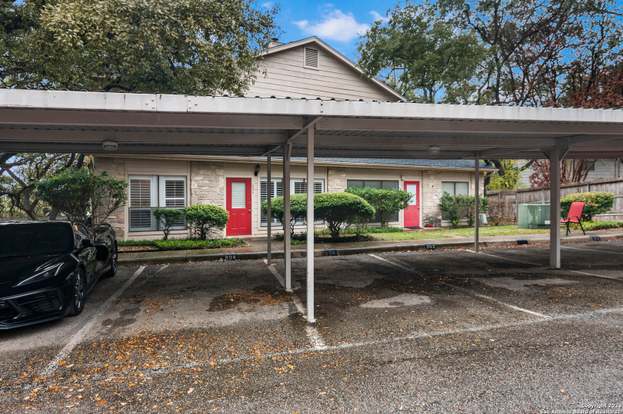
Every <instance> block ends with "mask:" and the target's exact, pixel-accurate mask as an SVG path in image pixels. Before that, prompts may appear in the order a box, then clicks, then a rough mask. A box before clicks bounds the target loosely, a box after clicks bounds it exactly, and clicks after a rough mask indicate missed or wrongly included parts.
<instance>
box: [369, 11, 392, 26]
mask: <svg viewBox="0 0 623 414" xmlns="http://www.w3.org/2000/svg"><path fill="white" fill-rule="evenodd" d="M370 16H372V20H373V21H375V22H376V21H377V20H380V21H381V22H383V23H386V22H387V21H389V17H387V16H383V15H382V14H381V13H379V12H377V11H376V10H370Z"/></svg>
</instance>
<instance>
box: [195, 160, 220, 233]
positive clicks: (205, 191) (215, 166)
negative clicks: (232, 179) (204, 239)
mask: <svg viewBox="0 0 623 414" xmlns="http://www.w3.org/2000/svg"><path fill="white" fill-rule="evenodd" d="M195 204H214V205H217V206H221V207H223V208H225V166H224V164H223V163H211V162H205V161H193V162H191V163H190V205H195ZM210 236H212V237H224V236H225V231H224V230H215V231H214V232H212V234H210Z"/></svg>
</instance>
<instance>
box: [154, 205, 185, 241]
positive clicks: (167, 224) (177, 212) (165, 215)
mask: <svg viewBox="0 0 623 414" xmlns="http://www.w3.org/2000/svg"><path fill="white" fill-rule="evenodd" d="M154 217H155V218H156V220H158V222H159V223H160V225H161V226H162V232H163V233H164V237H163V238H162V239H163V240H167V239H168V238H169V233H170V232H171V227H173V226H175V225H179V224H180V221H183V220H184V217H185V212H184V210H181V209H179V208H157V209H155V210H154Z"/></svg>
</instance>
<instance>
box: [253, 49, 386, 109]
mask: <svg viewBox="0 0 623 414" xmlns="http://www.w3.org/2000/svg"><path fill="white" fill-rule="evenodd" d="M307 47H310V46H307ZM314 47H315V46H314ZM304 48H305V46H299V47H296V48H293V49H288V50H284V51H282V52H278V53H275V54H272V55H267V56H265V57H264V58H263V59H262V60H261V61H260V63H259V69H258V72H257V74H256V79H255V82H254V83H253V84H252V85H251V87H250V88H249V91H248V92H247V93H246V96H263V97H266V96H276V97H292V98H310V99H313V98H318V97H320V98H327V99H330V98H336V99H364V100H380V101H396V100H397V99H396V97H395V96H393V95H392V94H390V93H389V92H387V91H385V90H384V89H383V88H381V87H380V86H378V85H376V84H374V83H373V82H372V81H370V80H369V79H366V78H364V77H362V76H361V75H360V74H359V73H358V72H357V71H355V70H353V69H352V68H350V67H348V66H347V65H346V64H345V63H344V62H342V61H340V60H338V59H337V58H335V57H334V56H333V55H331V54H330V53H328V52H326V51H325V50H324V49H322V48H320V47H318V48H317V49H318V51H319V65H318V69H315V68H309V67H305V66H304Z"/></svg>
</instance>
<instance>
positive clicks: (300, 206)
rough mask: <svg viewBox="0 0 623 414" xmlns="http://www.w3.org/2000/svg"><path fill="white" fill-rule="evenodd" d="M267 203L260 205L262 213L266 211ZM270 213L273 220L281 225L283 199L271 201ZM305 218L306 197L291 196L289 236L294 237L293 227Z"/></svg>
mask: <svg viewBox="0 0 623 414" xmlns="http://www.w3.org/2000/svg"><path fill="white" fill-rule="evenodd" d="M267 207H268V206H267V203H266V202H264V203H263V204H262V209H263V210H264V213H266V211H267ZM271 212H272V215H273V217H274V218H276V219H277V220H279V221H280V222H282V223H283V197H275V198H273V199H272V200H271ZM305 217H307V195H306V194H293V195H291V196H290V223H289V225H290V234H292V235H294V226H295V225H296V222H297V221H299V222H300V221H303V220H305Z"/></svg>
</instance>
